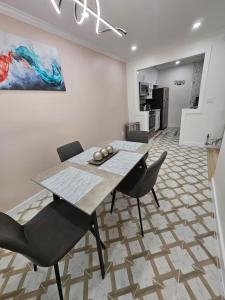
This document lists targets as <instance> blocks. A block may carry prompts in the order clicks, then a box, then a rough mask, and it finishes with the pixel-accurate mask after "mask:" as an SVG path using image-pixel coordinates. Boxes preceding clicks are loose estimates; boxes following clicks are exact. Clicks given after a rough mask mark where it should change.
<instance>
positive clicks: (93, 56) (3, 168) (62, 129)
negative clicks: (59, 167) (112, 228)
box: [0, 15, 128, 211]
mask: <svg viewBox="0 0 225 300" xmlns="http://www.w3.org/2000/svg"><path fill="white" fill-rule="evenodd" d="M0 28H1V31H5V32H9V33H12V34H16V35H20V36H24V37H25V38H29V39H31V40H34V41H38V42H41V43H44V44H47V45H50V46H53V47H56V48H57V49H58V51H59V57H60V62H61V65H62V71H63V75H64V79H65V84H66V88H67V91H66V92H44V91H41V92H40V91H19V92H18V91H0V210H1V211H7V210H8V209H10V208H13V207H14V206H15V205H17V204H19V203H20V202H22V201H23V200H25V199H26V198H28V197H30V196H32V195H33V194H34V193H36V192H38V191H39V190H40V189H39V188H38V186H36V185H35V184H34V183H32V182H31V181H30V178H31V177H32V176H34V175H36V174H37V173H38V172H40V171H43V170H45V169H47V168H50V167H52V166H54V165H55V164H56V163H58V162H59V159H58V156H57V153H56V148H57V147H58V146H60V145H62V144H64V143H68V142H70V141H74V140H79V141H80V142H81V143H82V145H83V147H84V148H86V147H89V146H91V145H98V144H100V143H102V142H103V141H104V140H109V139H116V138H117V139H118V138H122V137H123V131H124V124H125V123H126V122H127V120H128V108H127V95H126V66H125V64H124V63H121V62H119V61H116V60H114V59H112V58H109V57H107V56H104V55H102V54H99V53H97V52H94V51H92V50H89V49H87V48H84V47H81V46H79V45H77V44H74V43H72V42H69V41H67V40H64V39H62V38H59V37H57V36H54V35H52V34H49V33H47V32H45V31H42V30H39V29H37V28H35V27H32V26H29V25H27V24H25V23H22V22H19V21H17V20H14V19H12V18H9V17H6V16H3V15H0Z"/></svg>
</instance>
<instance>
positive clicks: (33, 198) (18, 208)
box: [7, 190, 48, 215]
mask: <svg viewBox="0 0 225 300" xmlns="http://www.w3.org/2000/svg"><path fill="white" fill-rule="evenodd" d="M47 195H48V191H47V190H42V191H40V192H39V193H37V194H35V195H33V196H31V197H30V198H28V199H27V200H25V201H23V202H21V203H20V204H18V205H17V206H15V207H14V208H12V209H10V210H9V211H8V212H7V214H8V215H15V214H17V213H18V212H19V211H21V210H22V209H23V208H25V207H26V206H27V205H30V204H32V203H34V202H35V201H38V200H41V199H42V198H44V197H45V196H47Z"/></svg>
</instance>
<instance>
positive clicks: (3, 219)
mask: <svg viewBox="0 0 225 300" xmlns="http://www.w3.org/2000/svg"><path fill="white" fill-rule="evenodd" d="M0 247H1V248H4V249H7V250H10V251H14V252H19V253H21V254H24V253H26V251H27V249H28V245H27V241H26V237H25V235H24V231H23V226H22V225H20V224H18V223H17V222H16V221H14V220H13V219H12V218H11V217H9V216H8V215H6V214H4V213H2V212H0Z"/></svg>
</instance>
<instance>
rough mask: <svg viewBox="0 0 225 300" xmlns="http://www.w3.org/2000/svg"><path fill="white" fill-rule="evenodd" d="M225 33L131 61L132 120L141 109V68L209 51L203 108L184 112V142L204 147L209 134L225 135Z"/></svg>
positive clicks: (128, 86)
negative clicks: (139, 75) (224, 132)
mask: <svg viewBox="0 0 225 300" xmlns="http://www.w3.org/2000/svg"><path fill="white" fill-rule="evenodd" d="M224 35H225V32H224V34H221V35H218V36H216V37H214V38H210V39H206V40H202V41H199V42H196V43H193V44H176V45H173V47H169V48H167V49H166V48H163V49H158V50H157V51H155V52H152V53H149V55H148V56H145V57H141V58H136V59H135V60H132V61H130V62H129V63H128V64H127V93H128V105H129V119H130V121H134V120H135V116H136V114H137V112H138V108H139V105H138V103H139V101H138V89H137V84H136V82H137V73H136V71H137V70H140V69H145V68H147V67H153V66H156V65H159V64H162V63H166V62H169V61H176V60H178V59H182V58H184V57H189V56H194V55H197V54H202V53H205V63H204V68H203V74H202V85H201V91H200V99H199V108H198V109H196V110H190V109H185V110H183V112H182V122H181V137H180V142H181V143H182V144H189V145H198V146H204V142H205V138H206V135H207V133H210V134H211V135H212V137H219V136H221V135H222V133H223V130H224V125H225V118H224V116H225V84H224V74H225V36H224Z"/></svg>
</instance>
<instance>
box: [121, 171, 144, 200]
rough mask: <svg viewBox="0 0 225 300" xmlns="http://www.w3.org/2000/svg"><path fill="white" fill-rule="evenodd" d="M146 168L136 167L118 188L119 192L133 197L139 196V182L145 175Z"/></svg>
mask: <svg viewBox="0 0 225 300" xmlns="http://www.w3.org/2000/svg"><path fill="white" fill-rule="evenodd" d="M145 173H146V169H145V168H141V167H136V168H134V169H133V170H132V171H131V172H130V173H129V174H128V175H127V176H126V177H125V178H124V179H123V181H121V183H120V184H119V185H118V187H117V188H116V189H117V190H118V191H119V192H121V193H123V194H125V195H128V196H130V197H132V198H137V197H138V195H137V192H138V186H137V182H138V180H140V179H141V177H142V176H143V177H144V175H145Z"/></svg>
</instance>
